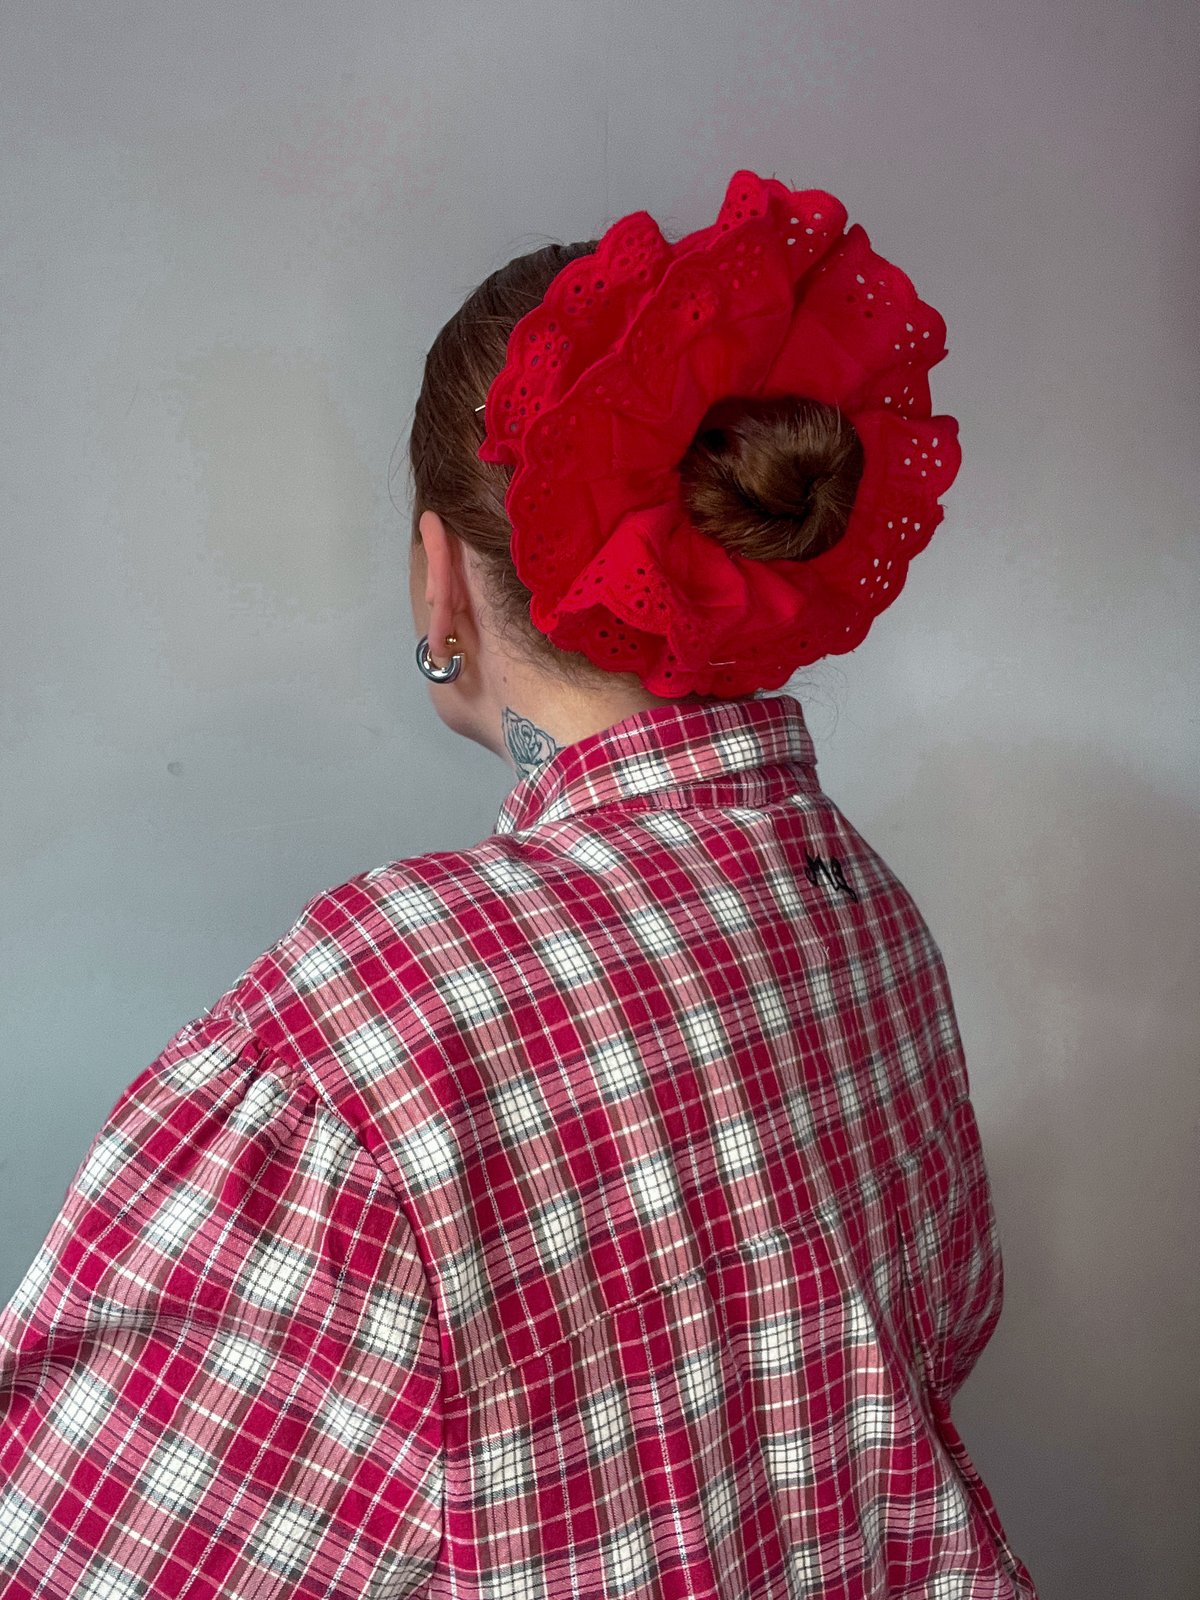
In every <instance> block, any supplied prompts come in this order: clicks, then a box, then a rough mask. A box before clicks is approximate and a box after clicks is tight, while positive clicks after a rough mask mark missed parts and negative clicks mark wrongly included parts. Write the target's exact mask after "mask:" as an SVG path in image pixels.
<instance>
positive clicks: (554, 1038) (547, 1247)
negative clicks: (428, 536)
mask: <svg viewBox="0 0 1200 1600" xmlns="http://www.w3.org/2000/svg"><path fill="white" fill-rule="evenodd" d="M1001 1293H1002V1275H1001V1262H1000V1256H999V1251H998V1244H997V1234H996V1226H995V1220H994V1216H993V1212H992V1209H991V1203H990V1199H989V1193H988V1185H987V1177H986V1173H985V1169H984V1164H983V1158H982V1154H981V1150H980V1143H979V1137H978V1132H977V1128H976V1122H975V1118H974V1115H973V1112H972V1109H971V1104H970V1100H969V1098H968V1083H967V1075H966V1070H965V1066H964V1062H963V1056H962V1050H961V1046H960V1041H959V1036H958V1032H957V1028H956V1023H955V1017H954V1011H953V1008H952V1004H951V998H950V993H949V989H948V986H947V980H946V975H945V972H944V968H943V964H942V960H941V957H940V954H939V951H938V949H937V946H936V945H935V943H934V941H933V939H932V937H931V935H930V933H929V931H928V929H927V928H926V926H925V923H924V921H923V920H922V918H921V916H920V914H919V912H918V911H917V909H916V907H915V905H914V904H913V901H912V900H911V898H910V897H909V895H908V894H907V892H906V891H905V890H904V888H903V887H902V885H901V884H900V883H899V882H898V881H897V880H896V878H895V877H894V876H893V875H892V874H891V872H890V871H889V870H888V868H887V867H886V866H885V865H884V863H883V862H882V861H881V860H880V858H879V857H878V856H877V855H876V854H875V853H874V852H873V850H872V849H871V848H870V847H869V846H868V845H867V844H866V842H865V841H864V840H863V839H862V837H861V836H860V835H859V834H858V833H857V831H856V830H855V829H854V828H853V827H852V826H851V824H850V823H849V822H848V821H847V820H846V819H845V818H844V817H843V815H842V814H841V812H840V811H839V810H838V808H837V807H836V806H835V805H834V804H833V802H832V801H831V800H830V799H829V798H828V797H827V796H826V795H825V794H824V793H823V792H822V790H821V788H820V786H819V784H818V782H817V777H816V764H815V757H814V752H813V747H812V743H811V740H810V738H809V735H808V732H807V729H806V727H805V723H804V719H803V715H802V712H801V708H800V705H799V703H798V702H797V701H796V700H795V699H793V698H792V697H791V696H789V695H787V694H778V695H771V696H762V697H750V698H748V699H744V700H740V701H735V702H716V703H708V704H700V703H695V702H693V703H689V704H679V705H663V706H655V707H652V708H650V709H648V710H645V711H642V712H638V713H636V714H634V715H633V716H630V717H627V718H625V719H624V720H623V721H621V722H618V723H616V724H614V725H613V726H611V727H609V728H607V729H604V730H603V731H601V732H599V733H596V734H593V735H590V736H588V737H585V738H583V739H581V740H579V741H578V742H576V743H575V744H573V745H570V746H569V747H567V748H566V749H562V750H559V751H557V752H556V753H555V754H554V756H553V757H552V758H551V759H550V760H549V761H548V762H547V763H546V764H545V765H544V766H542V767H541V768H540V769H538V770H537V771H536V772H534V773H533V774H532V775H530V776H528V777H525V778H523V779H521V780H520V781H519V782H518V783H517V784H516V786H515V788H513V789H512V790H511V792H510V793H509V795H508V796H507V797H506V799H505V801H504V804H503V806H502V808H501V810H500V815H499V818H498V820H497V825H496V829H495V832H494V833H493V834H492V835H490V836H489V837H488V838H486V839H484V840H483V841H482V842H481V843H479V844H478V845H476V846H474V847H473V848H470V849H466V850H462V851H440V852H434V853H430V854H428V855H424V856H419V857H414V858H411V859H409V860H405V861H397V862H392V863H390V864H388V865H386V866H383V867H379V868H377V869H375V870H372V871H368V872H364V873H362V874H361V875H359V876H358V877H355V878H353V879H351V880H350V881H349V882H348V883H345V884H343V885H341V886H340V887H338V888H335V889H333V890H331V891H329V892H328V893H325V894H321V895H318V896H317V897H316V898H315V899H314V900H312V901H310V903H309V904H308V905H307V906H306V907H305V908H304V911H303V913H302V914H301V916H300V918H299V920H298V921H297V922H296V924H295V926H294V927H292V928H291V929H290V930H289V932H288V933H286V934H285V935H284V937H283V938H282V939H281V940H279V941H278V942H277V943H276V944H275V945H273V946H272V947H271V949H270V950H268V951H267V952H266V953H265V954H263V955H262V956H260V957H259V958H258V959H257V960H256V961H255V962H254V964H253V965H252V966H251V967H250V968H249V970H248V971H247V972H246V973H245V974H244V975H243V976H242V977H241V978H240V979H239V980H238V982H237V983H236V984H235V985H234V987H233V988H232V989H230V990H229V991H228V992H227V993H226V994H225V995H224V996H223V997H222V998H221V999H220V1000H219V1001H218V1002H217V1004H216V1005H215V1006H213V1007H212V1008H210V1009H209V1010H207V1011H206V1012H205V1013H204V1015H203V1016H202V1017H201V1018H199V1019H197V1020H196V1021H194V1022H191V1023H189V1024H188V1025H187V1026H186V1027H184V1028H183V1029H181V1030H180V1032H179V1033H177V1034H176V1035H175V1037H174V1038H173V1039H172V1040H171V1041H170V1042H169V1044H168V1045H167V1046H166V1048H165V1049H164V1050H163V1052H162V1054H161V1055H160V1056H159V1057H158V1058H157V1060H155V1061H154V1062H153V1063H152V1064H151V1065H150V1066H149V1067H147V1068H146V1069H145V1071H143V1072H142V1073H141V1075H140V1076H139V1077H138V1078H137V1079H136V1080H135V1081H134V1082H133V1083H132V1084H131V1085H130V1087H129V1088H128V1089H127V1090H126V1091H125V1092H124V1093H123V1094H122V1096H121V1097H120V1099H119V1100H118V1102H117V1104H116V1106H115V1108H114V1110H113V1112H112V1114H111V1116H110V1117H109V1118H108V1121H107V1122H106V1124H105V1126H104V1127H103V1128H102V1130H101V1131H100V1133H99V1134H98V1135H97V1137H96V1138H95V1140H94V1141H93V1143H92V1145H91V1148H90V1150H89V1152H88V1154H87V1156H86V1158H85V1159H84V1161H83V1163H82V1165H81V1166H80V1168H79V1171H78V1172H77V1174H76V1175H75V1178H74V1179H73V1181H72V1183H71V1185H70V1188H69V1190H68V1192H67V1195H66V1198H65V1202H64V1204H63V1206H62V1209H61V1211H60V1213H59V1215H58V1217H57V1218H56V1220H55V1221H54V1223H53V1225H52V1227H51V1229H50V1232H49V1235H48V1236H47V1239H46V1241H45V1243H44V1245H43V1247H42V1249H41V1251H40V1252H39V1254H38V1255H37V1257H36V1259H35V1260H34V1262H33V1264H32V1266H31V1267H30V1269H29V1271H28V1273H27V1274H26V1276H25V1278H24V1280H23V1281H22V1283H21V1285H20V1287H19V1288H18V1290H17V1292H16V1294H15V1296H14V1298H13V1299H12V1300H11V1301H10V1303H9V1305H8V1307H7V1308H6V1309H5V1310H4V1312H3V1314H2V1315H0V1595H2V1596H3V1597H4V1600H34V1597H36V1600H58V1597H63V1596H68V1595H69V1596H72V1597H76V1600H84V1597H87V1600H167V1597H170V1600H218V1597H219V1600H283V1597H285V1596H286V1597H289V1600H317V1597H318V1596H320V1597H324V1600H385V1597H388V1600H400V1597H403V1596H412V1595H419V1596H425V1597H430V1600H435V1597H436V1600H543V1597H544V1600H573V1597H581V1600H600V1597H618V1596H619V1597H621V1600H651V1597H654V1600H666V1597H668V1596H671V1597H676V1596H677V1597H684V1596H688V1597H693V1600H699V1597H711V1600H785V1597H788V1600H795V1597H799V1596H802V1595H803V1596H806V1597H807V1596H820V1597H832V1596H839V1597H850V1596H855V1597H865V1596H872V1597H875V1596H880V1597H882V1596H885V1595H907V1596H914V1597H915V1596H921V1597H923V1600H968V1597H979V1600H982V1597H983V1596H988V1597H989V1600H991V1597H996V1600H999V1597H1001V1596H1004V1597H1011V1596H1022V1597H1026V1600H1028V1597H1031V1596H1033V1595H1034V1589H1033V1585H1032V1583H1031V1581H1030V1578H1029V1575H1028V1573H1027V1571H1026V1570H1025V1568H1024V1567H1023V1565H1022V1564H1021V1562H1020V1561H1019V1560H1018V1559H1017V1557H1016V1556H1015V1555H1014V1553H1013V1552H1012V1550H1011V1549H1010V1548H1009V1546H1008V1543H1007V1541H1006V1538H1005V1534H1004V1531H1003V1529H1002V1526H1001V1523H1000V1521H999V1518H998V1516H997V1513H996V1509H995V1507H994V1504H993V1502H992V1500H991V1498H990V1496H989V1494H988V1492H987V1489H986V1488H985V1486H984V1484H983V1483H982V1482H981V1480H980V1477H979V1475H978V1473H977V1472H976V1470H975V1468H974V1466H973V1464H972V1462H971V1460H970V1458H969V1456H968V1454H967V1451H966V1449H965V1448H964V1446H963V1443H962V1441H961V1439H960V1437H959V1435H958V1433H957V1431H956V1429H955V1426H954V1424H953V1422H952V1421H951V1416H950V1403H951V1399H952V1397H953V1395H954V1392H955V1390H956V1389H957V1388H958V1386H959V1385H960V1384H961V1383H962V1381H963V1379H964V1378H965V1377H966V1375H967V1373H968V1372H969V1371H970V1370H971V1366H972V1364H973V1362H974V1361H975V1359H976V1357H977V1356H978V1354H979V1352H980V1350H981V1349H982V1348H983V1346H984V1345H985V1343H986V1342H987V1340H988V1338H989V1336H990V1335H991V1332H992V1330H993V1328H994V1326H995V1323H996V1319H997V1318H998V1316H999V1314H1000V1303H1001Z"/></svg>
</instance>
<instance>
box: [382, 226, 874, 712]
mask: <svg viewBox="0 0 1200 1600" xmlns="http://www.w3.org/2000/svg"><path fill="white" fill-rule="evenodd" d="M598 244H599V240H596V239H588V240H582V241H580V242H578V243H576V244H566V245H564V244H550V245H546V246H544V247H543V248H542V249H540V250H533V251H531V252H530V253H529V254H527V255H521V256H516V257H515V258H514V259H513V260H512V261H510V262H509V263H508V264H507V266H503V267H500V268H499V269H498V270H497V271H495V272H493V273H492V274H491V275H490V276H489V277H487V278H485V279H484V280H483V282H482V283H481V284H480V285H479V287H478V288H477V289H475V290H473V291H472V292H471V294H469V295H468V297H467V298H466V300H465V301H464V302H463V304H462V305H461V306H460V307H459V309H458V310H457V311H456V312H455V313H454V315H453V316H452V317H451V318H450V320H449V321H448V322H447V323H446V325H445V327H443V328H442V330H441V332H440V333H439V334H438V335H437V337H436V338H435V339H434V341H433V344H432V345H431V346H430V349H429V352H428V354H427V356H426V358H425V369H424V376H423V379H422V383H421V391H420V394H419V395H418V397H417V401H416V406H415V408H414V411H413V422H412V430H411V433H410V436H409V467H410V471H411V474H412V485H413V509H412V533H413V540H414V542H416V543H419V542H420V533H419V531H418V526H417V524H418V522H419V521H420V517H421V513H422V512H423V511H426V510H430V509H432V510H434V511H436V512H437V513H438V514H439V516H441V517H442V519H443V520H444V521H445V523H446V526H447V527H448V528H449V529H451V530H452V531H453V532H454V533H455V534H456V535H457V536H458V538H459V539H461V540H462V542H463V543H464V544H465V545H466V546H467V547H468V548H469V549H470V550H471V551H473V552H474V554H475V555H476V557H477V558H478V559H479V561H480V563H481V565H482V568H483V571H484V572H485V574H486V575H487V578H488V588H489V596H490V606H491V608H492V616H491V619H490V620H492V622H493V623H494V624H495V625H496V626H498V627H499V628H500V629H501V630H502V632H503V633H504V635H505V636H506V638H507V640H508V641H509V642H510V644H511V645H513V646H514V647H515V649H516V650H517V652H518V653H519V654H520V655H522V656H523V657H524V658H525V659H526V660H528V661H530V662H532V663H533V664H535V665H537V666H538V667H540V668H541V669H542V670H544V671H546V672H548V673H550V674H552V675H554V676H557V677H559V678H561V679H564V680H565V681H567V682H569V683H573V684H586V683H588V682H592V683H594V682H596V681H597V680H599V679H600V678H601V677H602V676H603V677H604V678H606V679H611V677H612V676H613V675H612V674H609V673H606V672H604V670H603V668H600V667H596V666H594V665H593V664H592V663H591V662H590V661H589V660H588V659H587V657H586V656H583V655H581V654H579V653H578V652H575V651H566V650H560V649H559V648H558V647H557V646H556V645H554V644H552V643H551V642H550V640H549V639H548V638H547V637H546V636H545V634H543V633H541V632H540V631H539V630H538V629H537V628H535V627H534V625H533V623H532V622H531V621H530V617H529V602H530V598H531V596H530V590H529V589H528V587H527V586H526V585H525V584H524V583H523V582H522V580H521V578H520V577H519V576H518V574H517V571H516V568H515V567H514V566H513V563H512V558H511V556H510V554H509V539H510V536H511V529H510V527H509V523H508V518H507V517H506V515H505V511H504V498H505V493H506V490H507V488H508V483H509V479H510V477H511V472H512V469H511V468H509V467H505V466H500V465H497V464H495V463H490V462H484V461H480V460H479V459H478V457H477V456H476V453H475V452H476V450H477V449H478V447H479V445H480V444H481V443H482V442H483V438H484V433H485V431H486V430H485V426H484V420H483V418H484V414H483V412H482V411H477V410H476V409H475V408H476V407H477V406H479V405H481V404H482V403H483V401H484V399H485V398H486V396H487V392H488V389H489V387H490V385H491V383H492V380H493V378H494V377H495V376H496V374H497V373H498V372H499V371H500V369H501V368H502V367H503V365H504V361H505V357H506V354H507V345H508V336H509V334H510V333H511V331H512V329H513V327H514V326H515V325H516V323H517V322H518V321H519V320H520V319H521V317H523V316H524V315H525V313H526V312H527V311H531V310H532V309H533V307H534V306H536V305H537V304H538V303H539V301H540V300H541V299H542V297H543V295H544V294H545V292H546V289H547V288H548V287H549V285H550V282H551V280H552V279H553V278H554V277H556V276H557V274H558V273H559V272H560V271H561V270H562V268H563V267H565V266H566V265H567V263H568V262H569V261H572V260H574V259H575V258H576V257H577V256H582V255H591V254H592V253H593V252H594V251H595V250H596V248H597V246H598ZM862 468H863V451H862V444H861V442H860V441H859V438H858V435H857V433H856V432H855V431H854V428H853V427H852V426H851V424H850V422H849V421H848V419H847V418H846V417H845V416H843V414H842V413H841V412H840V411H839V410H838V409H837V408H836V407H835V406H830V405H825V404H823V403H821V402H820V401H816V400H811V399H806V398H802V397H796V396H786V395H785V396H774V397H763V396H748V397H738V396H732V397H727V398H723V399H721V400H719V401H718V402H717V403H716V404H715V405H713V406H712V407H711V408H710V410H709V411H708V412H707V414H706V415H705V417H704V418H703V419H702V421H701V424H700V427H699V428H698V430H697V432H696V436H695V438H694V439H693V441H692V444H691V445H690V447H689V448H688V450H687V452H686V454H685V455H684V457H683V459H682V461H680V462H679V464H678V471H679V473H680V478H681V482H682V484H683V488H684V503H685V504H686V505H687V507H688V512H689V515H690V517H691V518H692V521H693V522H694V523H695V525H696V527H698V528H699V529H700V530H701V531H702V532H703V533H707V534H708V535H709V536H710V537H712V538H714V539H716V540H718V541H719V542H720V543H721V544H722V545H723V546H724V547H725V548H726V549H727V550H729V551H730V552H736V553H737V554H739V555H744V556H747V557H750V558H752V559H755V560H760V561H778V560H791V561H809V560H811V559H812V558H813V557H814V556H817V555H820V554H821V553H822V552H823V551H825V550H827V549H829V547H830V546H831V545H833V544H836V543H837V541H838V540H839V539H840V538H841V536H842V534H843V533H844V532H845V529H846V524H847V522H848V520H849V516H850V509H851V507H852V505H853V503H854V495H855V491H856V489H857V487H858V482H859V479H860V477H861V476H862Z"/></svg>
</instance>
